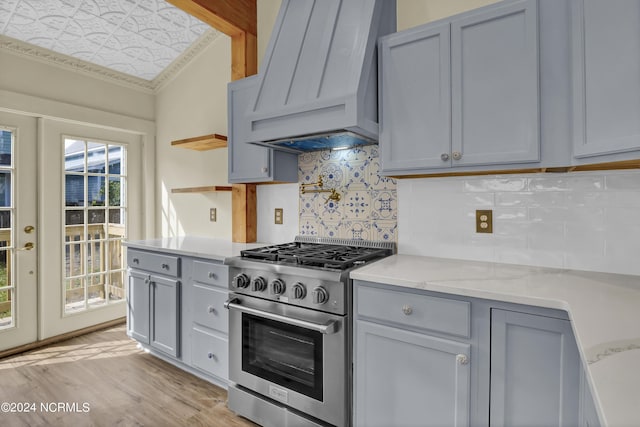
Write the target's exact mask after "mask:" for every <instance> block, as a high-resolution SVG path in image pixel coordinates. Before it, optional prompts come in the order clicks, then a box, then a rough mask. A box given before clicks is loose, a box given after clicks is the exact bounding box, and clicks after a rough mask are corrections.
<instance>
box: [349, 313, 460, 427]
mask: <svg viewBox="0 0 640 427" xmlns="http://www.w3.org/2000/svg"><path fill="white" fill-rule="evenodd" d="M470 356H471V355H470V345H468V344H463V343H459V342H456V341H451V340H445V339H441V338H436V337H431V336H428V335H422V334H418V333H415V332H410V331H405V330H402V329H396V328H390V327H387V326H383V325H378V324H375V323H370V322H365V321H357V322H356V349H355V355H354V357H355V370H356V372H355V405H356V409H355V424H356V425H358V426H367V427H375V426H380V427H389V426H404V427H409V426H421V427H428V426H456V427H462V426H468V425H469V398H470V383H469V380H470V364H469V358H470ZM465 358H466V359H465Z"/></svg>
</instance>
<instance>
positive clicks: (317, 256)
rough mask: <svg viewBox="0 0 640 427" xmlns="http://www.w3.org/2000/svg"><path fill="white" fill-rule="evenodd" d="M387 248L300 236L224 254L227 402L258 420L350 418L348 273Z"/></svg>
mask: <svg viewBox="0 0 640 427" xmlns="http://www.w3.org/2000/svg"><path fill="white" fill-rule="evenodd" d="M394 252H395V244H394V243H391V242H367V241H362V240H345V239H333V238H306V237H300V236H299V237H296V239H295V241H294V242H292V243H287V244H282V245H275V246H267V247H264V248H259V249H253V250H246V251H242V255H241V256H240V257H234V258H230V259H229V260H227V264H228V265H229V266H230V271H229V277H232V280H231V283H230V285H229V286H230V290H231V293H230V296H229V301H227V303H226V304H225V306H226V307H227V308H228V309H229V378H230V380H231V382H232V384H231V385H230V387H229V408H231V410H233V411H234V412H236V413H237V414H239V415H242V416H244V417H246V418H249V419H251V420H253V421H255V422H257V423H258V424H260V425H263V426H274V427H275V426H277V427H280V426H287V425H288V426H296V427H297V426H326V425H334V426H348V425H350V423H351V329H352V328H351V312H352V309H351V298H352V286H351V280H350V279H349V273H350V272H351V271H352V270H353V269H355V268H358V267H359V266H362V265H364V264H365V263H370V262H373V261H375V260H378V259H381V258H384V257H386V256H388V255H391V254H392V253H394Z"/></svg>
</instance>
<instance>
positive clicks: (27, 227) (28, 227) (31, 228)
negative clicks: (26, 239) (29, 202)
mask: <svg viewBox="0 0 640 427" xmlns="http://www.w3.org/2000/svg"><path fill="white" fill-rule="evenodd" d="M35 229H36V228H35V227H34V226H33V225H27V226H26V227H25V228H24V232H25V233H27V234H31V233H33V230H35Z"/></svg>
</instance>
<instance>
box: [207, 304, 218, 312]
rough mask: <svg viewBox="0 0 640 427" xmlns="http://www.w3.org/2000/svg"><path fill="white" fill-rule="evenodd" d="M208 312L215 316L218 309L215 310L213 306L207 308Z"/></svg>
mask: <svg viewBox="0 0 640 427" xmlns="http://www.w3.org/2000/svg"><path fill="white" fill-rule="evenodd" d="M207 312H209V313H211V314H214V313H215V312H216V309H215V308H213V306H212V305H210V306H209V307H207Z"/></svg>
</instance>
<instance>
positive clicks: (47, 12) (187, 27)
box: [0, 0, 210, 80]
mask: <svg viewBox="0 0 640 427" xmlns="http://www.w3.org/2000/svg"><path fill="white" fill-rule="evenodd" d="M209 29H210V27H209V26H208V25H207V24H204V23H203V22H201V21H199V20H197V19H196V18H194V17H192V16H191V15H189V14H187V13H185V12H183V11H181V10H180V9H177V8H176V7H174V6H172V5H170V4H168V3H167V2H165V1H164V0H0V34H4V35H6V36H8V37H12V38H14V39H18V40H21V41H24V42H28V43H31V44H34V45H36V46H40V47H43V48H46V49H50V50H53V51H55V52H58V53H63V54H65V55H69V56H72V57H74V58H78V59H81V60H84V61H88V62H91V63H94V64H98V65H101V66H103V67H107V68H110V69H112V70H116V71H119V72H122V73H126V74H130V75H133V76H136V77H139V78H142V79H145V80H153V79H154V78H155V77H156V76H158V74H160V73H161V72H162V71H163V70H164V69H165V68H166V67H167V66H168V65H169V64H171V62H173V61H174V60H175V59H176V58H178V57H179V56H180V55H181V54H182V53H183V52H184V51H185V50H187V48H189V46H190V45H191V44H192V43H194V42H195V41H196V40H197V39H198V38H199V37H200V36H201V35H203V34H204V33H205V32H206V31H207V30H209Z"/></svg>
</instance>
